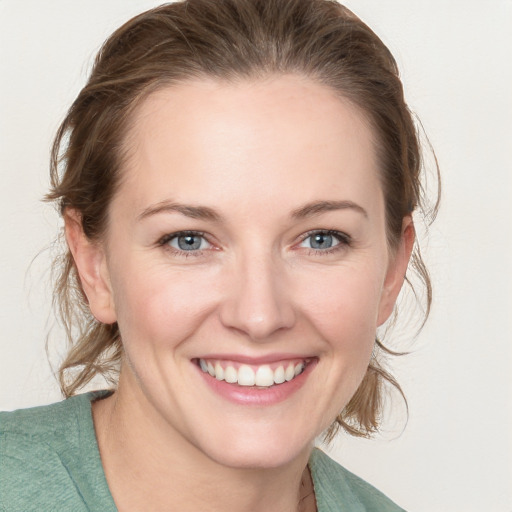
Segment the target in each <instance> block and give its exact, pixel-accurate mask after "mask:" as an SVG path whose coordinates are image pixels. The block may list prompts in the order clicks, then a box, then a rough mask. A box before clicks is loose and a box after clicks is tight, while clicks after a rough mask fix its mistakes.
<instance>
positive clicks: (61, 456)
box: [0, 391, 403, 512]
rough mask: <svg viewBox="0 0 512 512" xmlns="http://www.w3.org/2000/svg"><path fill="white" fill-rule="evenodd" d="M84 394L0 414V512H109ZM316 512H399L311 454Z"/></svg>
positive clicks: (91, 395)
mask: <svg viewBox="0 0 512 512" xmlns="http://www.w3.org/2000/svg"><path fill="white" fill-rule="evenodd" d="M105 393H106V392H104V391H99V392H94V393H86V394H83V395H78V396H75V397H73V398H69V399H67V400H64V401H63V402H59V403H56V404H52V405H47V406H43V407H35V408H32V409H24V410H19V411H14V412H2V413H0V511H2V512H18V511H19V512H21V511H23V512H30V511H38V512H42V511H57V510H58V511H59V512H67V511H69V512H82V511H95V512H96V511H97V512H110V511H111V512H115V511H116V510H117V509H116V506H115V504H114V500H113V499H112V496H111V494H110V491H109V488H108V484H107V481H106V478H105V473H104V472H103V467H102V465H101V458H100V453H99V449H98V444H97V441H96V435H95V432H94V425H93V420H92V413H91V401H92V400H95V399H96V398H99V397H101V396H104V395H105ZM309 467H310V469H311V474H312V477H313V484H314V488H315V496H316V500H317V508H318V512H363V511H366V512H399V511H402V512H403V509H401V508H400V507H398V506H397V505H395V504H394V503H393V502H392V501H390V500H389V499H388V498H386V497H385V496H384V495H383V494H382V493H381V492H379V491H378V490H376V489H375V488H374V487H372V486H371V485H369V484H368V483H366V482H365V481H364V480H361V479H360V478H358V477H357V476H355V475H353V474H352V473H350V472H349V471H347V470H346V469H344V468H343V467H341V466H340V465H339V464H337V463H336V462H334V461H333V460H332V459H330V458H329V457H328V456H327V455H325V454H324V453H323V452H322V451H320V450H318V449H315V450H313V453H312V455H311V458H310V460H309Z"/></svg>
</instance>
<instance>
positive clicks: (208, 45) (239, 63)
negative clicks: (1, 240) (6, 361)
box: [49, 0, 428, 434]
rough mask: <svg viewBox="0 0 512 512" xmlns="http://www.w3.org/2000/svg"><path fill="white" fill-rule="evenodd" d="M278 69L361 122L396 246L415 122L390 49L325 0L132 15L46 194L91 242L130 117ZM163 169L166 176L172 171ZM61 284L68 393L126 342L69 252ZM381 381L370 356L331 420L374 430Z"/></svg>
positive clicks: (69, 133) (410, 204) (96, 238)
mask: <svg viewBox="0 0 512 512" xmlns="http://www.w3.org/2000/svg"><path fill="white" fill-rule="evenodd" d="M286 77H294V79H293V80H295V82H294V83H300V82H301V81H302V82H303V83H304V84H306V85H305V88H304V95H303V97H301V96H297V101H298V102H306V103H307V102H308V100H309V96H308V92H312V91H313V90H314V89H315V87H313V86H314V85H315V84H316V87H317V88H318V87H321V88H322V90H324V91H327V90H329V91H331V93H332V95H333V96H336V97H337V98H339V102H340V104H341V105H344V106H345V107H346V108H348V109H349V110H350V111H351V112H356V113H357V115H356V117H357V118H358V119H359V121H360V122H362V121H364V123H363V124H364V125H365V126H366V127H367V130H368V132H367V134H366V135H369V136H371V141H372V147H373V149H374V154H375V162H376V169H377V171H378V173H377V176H378V181H379V184H380V186H381V189H382V197H383V212H384V214H383V219H384V223H385V235H386V241H387V247H388V248H389V250H390V254H391V253H393V252H395V251H396V250H397V249H399V246H400V243H401V241H402V239H403V234H404V219H407V218H408V217H409V216H410V215H411V213H412V211H413V210H414V209H415V208H416V207H417V206H418V203H419V200H420V198H419V194H420V182H419V173H420V154H419V145H418V139H417V135H416V131H415V128H414V124H413V122H412V119H411V115H410V113H409V111H408V109H407V106H406V104H405V102H404V99H403V92H402V86H401V83H400V80H399V78H398V72H397V68H396V64H395V62H394V60H393V57H392V56H391V54H390V53H389V51H388V50H387V48H386V47H385V46H384V45H383V44H382V42H381V41H380V40H379V39H378V38H377V36H376V35H375V34H374V33H373V32H372V31H371V30H370V29H369V28H368V27H366V25H364V24H363V23H362V22H361V21H360V20H359V19H358V18H357V17H355V16H354V15H353V14H352V13H351V12H350V11H348V10H347V9H345V8H344V7H342V6H341V5H339V4H337V3H335V2H330V1H324V0H311V1H309V0H306V1H305V0H282V1H280V0H271V1H269V0H253V1H250V0H221V1H218V2H210V1H207V0H204V1H203V0H195V1H194V0H192V1H189V2H178V3H175V4H170V5H165V6H162V7H160V8H157V9H154V10H152V11H148V12H147V13H144V14H142V15H140V16H138V17H136V18H134V19H132V20H131V21H129V22H128V23H127V24H125V25H124V26H123V27H121V28H120V29H119V30H118V31H116V32H115V33H114V34H113V35H112V36H111V38H109V40H108V41H107V42H106V43H105V45H104V46H103V48H102V50H101V52H100V54H99V56H98V58H97V60H96V63H95V65H94V68H93V70H92V73H91V77H90V79H89V81H88V83H87V84H86V86H85V87H84V89H83V90H82V91H81V93H80V95H79V96H78V98H77V99H76V101H75V102H74V104H73V106H72V107H71V109H70V111H69V113H68V115H67V117H66V119H65V120H64V122H63V124H62V125H61V128H60V130H59V133H58V135H57V138H56V141H55V145H54V151H53V167H52V186H53V188H52V192H51V193H50V195H49V197H50V198H51V199H54V200H58V201H59V203H60V208H61V211H62V213H63V214H70V213H72V216H73V218H74V219H75V220H76V221H77V222H79V223H80V224H81V229H82V230H83V233H84V235H85V237H86V238H87V239H88V240H90V241H91V242H93V243H96V244H101V243H104V241H105V240H106V238H107V232H108V229H109V222H110V221H111V215H110V213H111V208H112V204H113V200H114V199H115V198H116V194H117V192H118V191H121V190H122V187H123V183H124V181H125V180H127V181H129V176H128V174H127V169H128V168H129V167H130V165H131V163H133V159H134V154H135V153H136V152H137V143H138V142H139V140H138V139H137V126H136V124H139V123H143V122H144V119H141V118H140V115H141V112H144V111H145V110H144V109H145V108H147V105H148V102H149V101H155V98H157V97H158V95H159V94H164V95H165V94H170V92H171V91H172V90H173V88H175V89H176V90H181V91H183V87H184V84H187V83H188V84H193V83H196V84H197V83H203V84H210V85H211V84H217V86H220V85H222V84H223V85H224V87H225V88H229V87H231V88H234V89H236V88H237V87H238V88H239V89H240V87H242V88H243V87H244V86H245V87H247V84H251V83H253V84H260V85H261V84H262V83H272V82H273V81H274V82H275V81H276V80H277V81H279V80H281V81H282V80H286V79H287V78H286ZM244 84H245V85H244ZM212 87H214V88H215V86H214V85H212ZM255 87H256V85H255ZM308 87H309V88H310V89H308ZM311 87H312V88H313V89H311ZM199 90H201V89H200V88H199ZM269 91H270V89H269ZM208 94H209V91H208V88H207V87H206V88H205V89H204V95H205V96H206V97H208ZM247 97H250V96H247ZM196 114H197V115H200V113H198V112H196ZM177 117H179V116H177ZM167 120H168V121H169V122H172V118H167ZM356 124H357V123H356ZM60 169H62V170H60ZM140 172H141V171H139V173H140ZM219 172H220V170H219ZM311 172H312V173H314V172H315V170H314V169H311ZM169 176H170V178H169V179H170V180H171V181H172V170H171V171H170V175H169ZM256 213H257V212H255V214H256ZM68 218H69V215H68ZM419 262H420V263H421V260H419ZM421 268H422V267H421V265H420V269H421ZM427 282H428V281H427ZM58 290H59V293H60V300H61V311H62V312H63V316H64V318H65V321H66V322H67V325H68V328H69V329H70V331H71V330H76V329H78V331H79V333H78V335H77V334H76V332H75V334H74V335H73V336H74V337H75V338H78V339H74V341H73V348H72V350H71V351H70V354H69V356H68V358H67V360H66V361H65V362H64V364H63V368H62V371H64V370H65V369H70V368H75V367H81V373H79V374H78V376H77V377H76V379H75V380H74V381H73V382H72V383H71V384H68V385H65V387H64V391H65V392H66V393H72V392H73V391H75V389H77V388H78V387H80V385H82V384H84V383H86V382H87V381H88V380H89V379H90V377H92V376H93V375H94V374H95V373H96V372H98V371H102V370H104V369H106V370H110V369H111V365H112V364H116V363H117V362H118V360H119V358H120V355H121V352H122V345H121V339H120V334H119V328H118V325H117V324H116V323H115V319H114V318H112V322H110V321H108V319H106V320H105V321H106V322H107V323H102V322H98V321H96V320H94V319H93V318H92V316H91V315H90V312H89V311H88V305H87V299H86V298H85V297H84V295H83V291H82V288H81V286H80V285H79V284H78V281H77V275H76V270H75V265H74V262H73V258H72V256H71V254H70V253H67V255H66V257H65V262H64V266H63V272H62V275H61V278H60V282H59V289H58ZM79 306H80V308H81V310H80V311H79V312H78V313H77V311H78V310H77V309H76V308H78V307H79ZM80 315H82V317H80ZM73 317H74V320H73ZM73 321H74V322H75V324H73V323H72V322H73ZM123 336H124V335H123ZM377 352H378V347H377V348H376V350H375V353H377ZM382 379H388V380H389V379H392V378H391V377H390V376H389V375H388V374H386V373H385V372H384V370H382V368H381V367H380V365H379V363H378V360H377V358H376V357H375V358H373V359H372V361H371V363H370V365H369V367H368V370H367V371H366V375H365V377H364V379H363V382H362V383H361V385H360V386H359V389H358V391H357V392H356V393H355V395H354V397H353V399H352V400H351V401H350V402H349V403H348V404H347V405H346V407H345V409H344V412H343V413H342V414H341V415H340V417H339V418H338V422H339V424H341V425H343V426H344V427H345V428H347V429H348V430H349V431H352V432H353V433H356V432H358V431H359V432H361V433H363V434H365V433H370V432H371V431H373V430H375V428H376V426H377V419H378V415H379V412H380V386H381V384H382V382H381V381H382ZM62 382H63V384H64V379H62Z"/></svg>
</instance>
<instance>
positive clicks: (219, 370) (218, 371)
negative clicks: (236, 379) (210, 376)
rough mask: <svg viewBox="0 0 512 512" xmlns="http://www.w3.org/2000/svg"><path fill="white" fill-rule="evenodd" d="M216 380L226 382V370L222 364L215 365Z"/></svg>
mask: <svg viewBox="0 0 512 512" xmlns="http://www.w3.org/2000/svg"><path fill="white" fill-rule="evenodd" d="M215 378H216V379H217V380H224V368H222V366H221V365H220V363H217V364H216V365H215Z"/></svg>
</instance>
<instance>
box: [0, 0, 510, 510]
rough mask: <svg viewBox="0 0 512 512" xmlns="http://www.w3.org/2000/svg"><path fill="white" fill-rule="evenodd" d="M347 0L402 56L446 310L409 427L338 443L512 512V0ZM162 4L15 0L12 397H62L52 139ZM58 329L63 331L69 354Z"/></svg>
mask: <svg viewBox="0 0 512 512" xmlns="http://www.w3.org/2000/svg"><path fill="white" fill-rule="evenodd" d="M346 4H347V5H348V6H349V7H350V8H351V9H353V10H354V11H355V12H356V13H357V14H358V15H359V16H360V17H362V18H363V20H365V21H366V22H367V23H368V24H369V25H370V26H371V27H372V28H373V29H374V30H375V31H376V32H377V33H378V34H379V35H380V36H381V37H382V38H383V40H384V41H385V42H386V43H387V44H388V45H389V47H390V48H391V50H392V51H393V53H394V54H395V56H396V58H397V60H398V62H399V65H400V68H401V70H402V75H403V78H404V82H405V87H406V94H407V97H408V100H409V103H410V105H411V107H412V109H413V110H414V111H416V113H418V115H419V116H420V118H421V119H422V121H423V124H424V126H425V128H426V130H427V133H428V134H429V136H430V139H431V141H432V143H433V145H434V147H435V150H436V153H437V156H438V158H439V161H440V165H441V169H442V173H443V187H444V195H443V203H442V210H441V213H440V216H439V219H438V221H437V223H436V224H435V227H434V228H432V230H431V232H430V237H429V243H428V248H427V250H426V252H427V260H428V263H429V266H430V270H431V272H432V274H433V280H434V285H435V300H434V309H433V312H432V315H431V318H430V320H429V322H428V324H427V326H426V327H425V329H424V331H423V332H422V334H421V335H420V337H419V338H418V339H417V340H416V342H415V344H414V346H413V347H414V353H413V354H412V355H410V356H407V357H405V358H403V359H401V360H400V361H399V362H397V364H396V368H397V373H398V378H399V381H400V382H401V383H402V385H403V387H404V389H405V392H406V394H407V396H408V399H409V405H410V419H409V423H408V425H407V428H406V429H405V431H404V433H403V434H402V435H399V434H400V431H401V426H400V423H398V424H397V425H395V426H394V427H393V425H389V426H388V428H387V430H388V434H387V435H386V436H384V438H382V439H377V440H375V441H365V440H352V439H348V438H346V437H342V438H341V439H340V440H339V441H337V442H336V444H335V445H334V446H333V447H332V451H333V454H334V456H335V457H336V458H337V459H338V460H339V461H341V462H342V463H343V464H344V465H346V466H347V467H348V468H350V469H352V470H353V471H355V472H356V473H358V474H359V475H361V476H362V477H364V478H366V479H368V480H369V481H371V482H372V483H373V484H374V485H376V486H377V487H379V488H380V489H382V490H383V491H384V492H385V493H387V494H388V495H389V496H390V497H392V498H393V499H394V500H396V501H397V502H398V503H400V504H401V505H402V506H403V507H405V508H406V509H408V510H411V511H416V512H423V511H424V512H427V511H428V512H433V511H434V512H444V511H449V512H457V511H462V510H464V511H465V512H472V511H474V512H477V511H478V512H481V511H486V512H501V511H503V512H511V511H512V468H511V459H512V455H511V453H512V433H511V432H512V429H511V426H512V421H511V420H512V400H511V398H512V384H511V382H512V377H511V371H512V335H511V328H510V320H511V317H512V299H511V297H512V258H511V254H512V222H511V220H510V219H512V206H511V204H512V201H511V200H512V178H511V176H512V168H511V167H512V166H511V150H512V66H511V64H510V62H511V60H512V55H511V53H512V51H511V50H512V38H511V35H510V34H511V32H512V1H511V0H490V1H487V2H485V3H484V2H481V1H477V0H465V1H462V0H450V1H446V0H435V1H433V0H431V1H429V2H426V1H423V0H350V1H347V2H346ZM155 5H157V2H155V1H150V0H108V1H105V0H74V1H73V2H71V1H69V0H46V1H44V2H41V1H39V0H25V1H23V2H20V1H18V0H0V191H1V201H0V219H1V221H0V240H1V251H0V290H1V292H0V326H1V329H2V336H1V339H0V409H13V408H19V407H26V406H32V405H36V404H44V403H48V402H51V401H55V400H57V399H59V398H60V397H59V391H58V387H57V385H56V382H55V380H54V378H53V376H52V374H51V371H50V369H49V366H48V362H47V358H46V354H45V351H44V342H45V336H46V333H47V332H48V330H49V328H50V327H51V325H52V323H53V320H52V317H51V315H50V302H51V291H50V289H49V286H48V282H49V272H48V266H49V254H50V251H49V250H45V248H47V247H49V246H50V245H51V242H52V240H53V238H54V236H55V234H56V232H57V227H58V226H60V221H59V220H58V218H57V216H56V214H55V213H54V212H53V210H52V208H51V207H49V206H48V205H45V204H42V203H41V202H40V199H41V197H42V196H43V194H44V193H45V191H46V190H47V185H48V178H47V167H48V165H47V162H48V154H49V146H50V142H51V139H52V136H53V134H54V132H55V130H56V128H57V126H58V123H59V121H60V120H61V119H62V117H63V115H64V113H65V110H66V108H67V107H68V106H69V104H70V103H71V101H72V99H73V98H74V97H75V95H76V94H77V92H78V91H79V89H80V87H81V85H82V84H83V82H84V79H85V76H86V74H87V71H88V69H89V67H90V65H91V62H92V59H93V56H94V54H95V52H96V50H97V49H98V48H99V45H100V44H101V42H102V41H103V40H104V39H105V38H106V37H107V36H108V35H109V34H110V33H111V31H112V30H113V29H115V28H116V27H117V26H118V25H120V24H121V23H122V22H124V21H125V20H127V19H128V18H129V17H131V16H132V15H134V14H136V13H138V12H140V11H142V10H144V9H146V8H149V7H152V6H155ZM36 256H37V257H36ZM34 257H36V258H35V259H34ZM59 338H60V334H59V331H58V330H55V331H54V333H53V338H52V339H53V340H54V341H53V344H52V347H53V352H52V354H53V355H52V359H53V361H54V362H55V361H57V360H58V352H59V351H62V344H61V343H59ZM393 438H396V439H393Z"/></svg>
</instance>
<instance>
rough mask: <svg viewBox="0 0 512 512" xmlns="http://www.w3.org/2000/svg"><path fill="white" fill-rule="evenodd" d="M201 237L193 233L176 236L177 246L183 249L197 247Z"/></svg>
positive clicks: (188, 249)
mask: <svg viewBox="0 0 512 512" xmlns="http://www.w3.org/2000/svg"><path fill="white" fill-rule="evenodd" d="M200 246H201V239H200V238H199V237H197V236H195V235H185V236H180V237H178V247H179V248H180V249H182V250H184V251H190V250H192V249H199V247H200Z"/></svg>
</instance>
